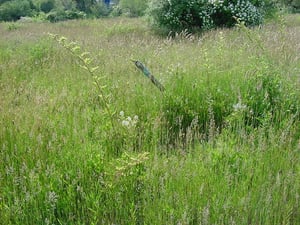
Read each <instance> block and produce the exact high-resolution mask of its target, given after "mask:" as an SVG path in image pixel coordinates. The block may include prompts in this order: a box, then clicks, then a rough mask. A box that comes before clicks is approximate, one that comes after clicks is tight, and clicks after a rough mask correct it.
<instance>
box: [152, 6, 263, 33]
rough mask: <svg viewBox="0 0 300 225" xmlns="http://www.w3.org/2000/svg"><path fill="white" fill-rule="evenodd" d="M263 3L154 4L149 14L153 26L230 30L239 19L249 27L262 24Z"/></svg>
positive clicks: (174, 28)
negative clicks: (223, 28)
mask: <svg viewBox="0 0 300 225" xmlns="http://www.w3.org/2000/svg"><path fill="white" fill-rule="evenodd" d="M262 5H263V4H262V3H261V1H256V2H253V3H252V2H251V1H249V0H224V1H219V0H216V1H212V0H198V1H189V0H182V1H181V0H152V1H151V2H150V5H149V10H148V14H149V15H150V17H151V18H152V22H154V24H156V25H158V26H160V27H166V28H168V29H171V30H184V29H189V30H193V29H202V30H207V29H211V28H214V27H223V26H226V27H230V26H233V25H234V24H235V19H234V17H236V18H239V19H240V20H241V21H243V22H244V23H245V24H246V25H248V26H253V25H258V24H261V23H262V21H263V14H262V11H261V6H262Z"/></svg>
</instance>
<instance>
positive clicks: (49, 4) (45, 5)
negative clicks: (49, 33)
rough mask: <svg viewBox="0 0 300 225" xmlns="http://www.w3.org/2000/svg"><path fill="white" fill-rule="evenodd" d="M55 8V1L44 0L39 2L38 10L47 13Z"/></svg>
mask: <svg viewBox="0 0 300 225" xmlns="http://www.w3.org/2000/svg"><path fill="white" fill-rule="evenodd" d="M54 7H55V1H54V0H44V1H42V2H41V5H40V9H41V11H43V12H45V13H48V12H50V11H51V10H52V9H54Z"/></svg>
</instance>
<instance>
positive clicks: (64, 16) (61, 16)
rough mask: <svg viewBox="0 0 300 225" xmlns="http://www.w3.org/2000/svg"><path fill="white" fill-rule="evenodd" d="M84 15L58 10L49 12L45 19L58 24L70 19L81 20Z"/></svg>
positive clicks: (77, 12)
mask: <svg viewBox="0 0 300 225" xmlns="http://www.w3.org/2000/svg"><path fill="white" fill-rule="evenodd" d="M85 16H86V14H85V13H83V12H80V11H74V10H65V11H64V10H58V11H56V10H55V11H51V12H50V13H48V14H47V16H46V19H47V20H49V21H50V22H52V23H54V22H58V21H63V20H70V19H82V18H85Z"/></svg>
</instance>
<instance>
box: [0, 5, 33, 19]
mask: <svg viewBox="0 0 300 225" xmlns="http://www.w3.org/2000/svg"><path fill="white" fill-rule="evenodd" d="M32 10H33V9H32V4H31V3H30V1H28V0H13V1H7V2H4V3H3V4H1V5H0V21H1V20H2V21H15V20H18V19H20V18H21V17H22V16H30V15H32V12H33V11H32Z"/></svg>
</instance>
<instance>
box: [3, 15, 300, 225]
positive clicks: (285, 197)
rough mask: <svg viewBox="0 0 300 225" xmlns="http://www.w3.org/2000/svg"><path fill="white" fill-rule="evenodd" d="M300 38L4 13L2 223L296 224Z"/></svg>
mask: <svg viewBox="0 0 300 225" xmlns="http://www.w3.org/2000/svg"><path fill="white" fill-rule="evenodd" d="M50 34H52V35H50ZM299 40H300V15H299V14H295V15H292V16H291V15H286V16H283V17H280V18H278V19H277V20H276V21H271V22H268V23H267V24H265V25H264V26H262V27H259V28H252V29H247V28H245V27H244V26H243V25H242V24H240V25H239V26H237V27H236V28H233V29H218V30H214V31H209V32H206V33H203V34H198V35H192V34H189V33H187V32H181V33H177V34H170V35H169V36H168V37H165V36H160V35H158V34H156V33H155V32H154V31H153V30H151V29H150V28H149V27H148V26H147V23H146V22H145V21H144V20H143V19H127V18H112V19H101V20H79V21H68V22H60V23H56V24H50V23H0V116H1V117H0V144H1V145H0V218H1V219H0V224H22V225H26V224H30V225H31V224H47V225H48V224H70V225H71V224H78V225H79V224H80V225H81V224H91V225H92V224H151V225H153V224H178V225H179V224H239V225H241V224H264V225H267V224H270V225H271V224H272V225H273V224H300V210H299V209H300V199H299V198H300V141H299V140H300V139H299V137H300V125H299V122H300V58H299V57H300V54H299V53H300V42H299ZM73 42H74V43H73ZM131 60H139V61H141V62H143V63H144V64H145V65H146V66H147V68H148V69H149V70H150V71H151V72H152V74H153V75H154V76H155V77H156V78H157V79H158V80H159V81H160V82H161V83H162V84H163V85H164V86H165V88H166V91H165V92H163V93H162V92H160V91H159V90H158V89H157V88H156V87H155V86H154V85H153V84H152V83H151V82H150V80H149V79H147V78H146V77H145V76H144V75H143V74H142V73H141V71H139V70H138V69H137V68H136V67H135V65H134V63H133V62H132V61H131Z"/></svg>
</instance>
